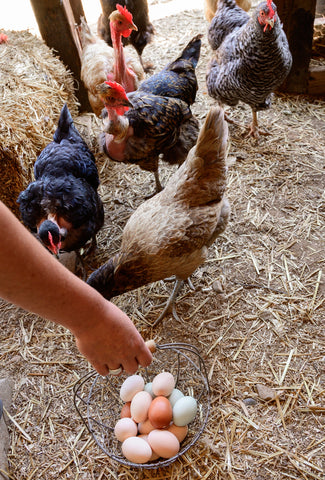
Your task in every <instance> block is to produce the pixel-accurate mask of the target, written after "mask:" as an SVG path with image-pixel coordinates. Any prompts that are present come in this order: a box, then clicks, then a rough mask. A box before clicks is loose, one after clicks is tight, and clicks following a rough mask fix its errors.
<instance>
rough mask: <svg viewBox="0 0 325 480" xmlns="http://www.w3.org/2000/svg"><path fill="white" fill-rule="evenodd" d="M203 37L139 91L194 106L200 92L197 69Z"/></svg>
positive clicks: (146, 81) (144, 84) (189, 44)
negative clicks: (171, 98) (178, 100)
mask: <svg viewBox="0 0 325 480" xmlns="http://www.w3.org/2000/svg"><path fill="white" fill-rule="evenodd" d="M202 37H203V35H202V34H199V35H196V36H195V37H194V38H192V40H191V41H190V42H189V43H188V44H187V45H186V47H185V48H184V50H183V51H182V53H181V54H180V56H179V57H177V58H176V60H174V61H172V62H170V63H168V64H167V65H166V66H165V68H163V69H162V70H161V71H160V72H158V73H156V74H154V75H151V77H149V78H148V79H146V80H144V81H143V82H141V84H140V86H139V88H138V90H139V91H142V92H148V93H153V94H155V95H161V96H165V97H173V98H179V99H180V100H183V101H184V102H186V103H187V104H188V105H192V104H193V103H194V101H195V98H196V92H197V90H198V82H197V78H196V73H195V68H196V66H197V64H198V61H199V58H200V52H201V43H202V42H201V38H202Z"/></svg>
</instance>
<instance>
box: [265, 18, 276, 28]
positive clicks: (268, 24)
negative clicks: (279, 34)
mask: <svg viewBox="0 0 325 480" xmlns="http://www.w3.org/2000/svg"><path fill="white" fill-rule="evenodd" d="M274 22H275V18H274V17H272V18H267V19H266V23H265V28H264V31H265V30H267V27H270V30H272V28H273V27H274Z"/></svg>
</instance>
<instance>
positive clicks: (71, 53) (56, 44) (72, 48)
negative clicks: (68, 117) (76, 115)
mask: <svg viewBox="0 0 325 480" xmlns="http://www.w3.org/2000/svg"><path fill="white" fill-rule="evenodd" d="M30 1H31V5H32V7H33V10H34V14H35V18H36V21H37V23H38V27H39V31H40V34H41V36H42V38H43V40H44V41H45V43H46V44H47V46H48V47H50V48H52V49H53V50H55V53H57V55H58V56H59V57H60V59H61V60H62V62H63V63H64V64H65V65H66V67H67V68H68V69H69V70H70V71H71V72H72V74H73V77H74V81H75V94H76V96H77V98H78V100H79V102H80V110H81V111H87V112H91V111H92V109H91V106H90V104H89V100H88V93H87V90H86V88H85V87H84V84H83V82H82V80H81V78H80V70H81V61H80V47H79V45H78V39H77V33H76V30H75V16H77V15H78V14H79V12H83V9H82V4H81V1H80V0H72V4H71V5H70V4H69V6H67V4H66V0H64V1H63V2H62V1H61V0H30ZM72 7H73V8H72ZM79 18H80V17H79ZM76 23H79V22H76Z"/></svg>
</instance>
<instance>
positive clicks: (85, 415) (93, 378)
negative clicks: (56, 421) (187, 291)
mask: <svg viewBox="0 0 325 480" xmlns="http://www.w3.org/2000/svg"><path fill="white" fill-rule="evenodd" d="M163 371H168V372H170V373H172V374H173V375H174V378H175V388H178V389H179V390H181V392H182V393H183V394H184V395H190V396H193V397H194V398H195V399H196V401H197V405H198V410H197V414H196V417H195V419H194V420H193V421H192V422H191V423H190V424H189V425H188V427H189V430H188V434H187V436H186V437H185V439H184V440H183V442H182V443H181V446H180V450H179V452H178V453H177V455H174V456H173V457H171V458H168V459H162V458H160V459H158V460H154V461H152V462H148V463H141V464H138V463H134V462H130V461H128V460H127V459H126V458H125V457H124V455H123V454H122V449H121V442H119V441H118V440H117V439H116V437H115V435H114V427H115V424H116V422H117V420H118V419H119V418H120V412H121V408H122V406H123V404H124V402H123V401H122V400H121V398H120V387H121V385H122V383H123V382H124V380H125V378H126V377H127V374H122V375H120V376H118V377H116V376H107V377H102V376H101V375H99V374H97V372H94V371H93V372H89V373H88V374H86V375H85V376H83V377H81V378H80V379H79V380H78V382H77V383H76V384H75V385H74V388H73V393H74V397H73V398H74V405H75V408H76V410H77V412H78V413H79V415H80V417H81V419H82V421H83V422H84V424H85V426H86V427H87V429H88V431H89V432H90V434H91V435H92V437H93V438H94V440H95V442H96V443H97V445H98V446H99V447H100V448H101V450H102V451H103V452H104V453H105V454H107V455H108V456H109V457H110V458H111V459H113V460H115V461H116V462H118V463H120V464H122V465H125V466H128V467H134V468H146V469H154V468H158V467H165V466H168V465H170V464H171V463H172V462H174V461H175V460H176V459H177V458H179V457H180V456H181V455H183V454H184V453H185V452H186V451H187V450H188V449H189V448H190V447H192V446H193V445H194V444H195V443H196V441H197V440H198V439H199V437H200V435H201V434H202V432H203V430H204V428H205V425H206V423H207V421H208V416H209V412H210V387H209V382H208V376H207V372H206V367H205V365H204V362H203V359H202V357H201V355H200V353H199V351H198V349H197V348H196V347H195V346H193V345H190V344H187V343H166V344H162V345H156V352H155V354H154V356H153V361H152V363H151V364H150V365H149V367H146V368H140V369H139V370H138V371H137V374H138V375H141V376H142V377H143V378H144V381H145V383H147V382H151V381H152V380H153V378H154V376H155V375H157V374H158V373H161V372H163Z"/></svg>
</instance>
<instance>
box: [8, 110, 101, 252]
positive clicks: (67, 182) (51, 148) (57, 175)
mask: <svg viewBox="0 0 325 480" xmlns="http://www.w3.org/2000/svg"><path fill="white" fill-rule="evenodd" d="M34 175H35V181H34V182H32V183H30V184H29V185H28V187H27V188H26V190H24V191H23V192H21V193H20V195H19V197H18V203H19V208H20V213H21V217H22V220H23V222H24V224H25V225H26V226H27V227H29V228H30V230H31V231H33V232H37V233H38V236H39V238H40V240H41V241H42V243H43V244H44V245H45V246H46V247H47V248H48V249H49V250H50V251H51V252H52V253H54V254H56V255H57V254H58V253H59V251H60V249H62V250H64V251H67V252H70V251H73V250H79V249H80V248H82V247H83V246H84V245H85V244H86V243H87V242H88V240H90V239H91V240H92V241H93V245H96V233H97V232H98V230H99V229H100V228H101V227H102V226H103V223H104V209H103V204H102V202H101V200H100V198H99V195H98V193H97V188H98V185H99V177H98V171H97V167H96V164H95V158H94V156H93V154H92V152H91V151H90V150H89V148H88V146H87V144H86V143H85V142H84V140H83V139H82V137H81V136H80V134H79V132H78V130H77V129H76V128H75V127H74V125H73V119H72V117H71V114H70V112H69V109H68V107H67V105H66V104H65V105H64V106H63V108H62V110H61V114H60V118H59V122H58V127H57V130H56V131H55V133H54V136H53V141H52V142H51V143H49V144H48V145H47V146H46V147H45V148H44V150H43V151H42V152H41V154H40V155H39V157H38V158H37V160H36V162H35V165H34Z"/></svg>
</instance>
